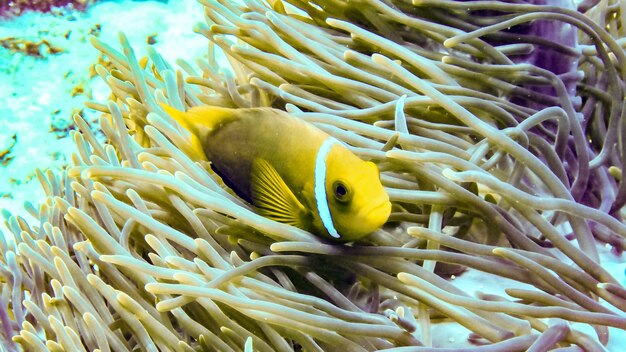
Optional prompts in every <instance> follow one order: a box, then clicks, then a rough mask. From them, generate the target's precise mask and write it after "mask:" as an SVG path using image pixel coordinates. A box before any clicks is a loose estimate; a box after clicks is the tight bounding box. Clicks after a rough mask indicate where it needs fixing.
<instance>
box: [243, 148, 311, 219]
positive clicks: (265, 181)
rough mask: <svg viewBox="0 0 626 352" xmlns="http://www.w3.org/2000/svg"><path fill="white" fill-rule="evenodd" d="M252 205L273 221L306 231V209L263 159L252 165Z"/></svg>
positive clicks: (255, 161) (258, 159) (256, 160)
mask: <svg viewBox="0 0 626 352" xmlns="http://www.w3.org/2000/svg"><path fill="white" fill-rule="evenodd" d="M250 184H251V191H252V203H253V204H254V205H255V206H256V207H257V208H258V209H259V213H260V214H261V215H263V216H265V217H266V218H269V219H272V220H274V221H278V222H282V223H285V224H289V225H292V226H295V227H299V228H301V229H306V220H305V219H306V215H307V210H306V208H305V207H304V206H303V205H302V203H300V201H298V199H297V198H296V196H295V195H294V194H293V192H292V191H291V190H290V189H289V187H287V184H285V181H283V179H282V178H281V177H280V175H279V174H278V172H277V171H276V169H275V168H274V167H273V166H272V165H271V164H270V163H269V162H268V161H267V160H265V159H261V158H257V159H255V160H254V162H253V163H252V180H251V183H250Z"/></svg>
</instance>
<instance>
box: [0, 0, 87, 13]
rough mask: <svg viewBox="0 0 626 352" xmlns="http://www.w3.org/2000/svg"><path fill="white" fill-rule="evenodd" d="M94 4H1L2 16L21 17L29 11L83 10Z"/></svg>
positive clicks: (21, 0)
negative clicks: (66, 8)
mask: <svg viewBox="0 0 626 352" xmlns="http://www.w3.org/2000/svg"><path fill="white" fill-rule="evenodd" d="M94 2H95V0H3V1H2V2H0V15H7V14H9V15H19V14H21V13H22V12H24V11H27V10H32V11H40V12H50V11H52V10H54V9H55V8H63V7H71V8H74V9H77V10H81V9H85V8H86V7H87V6H88V5H89V4H92V3H94Z"/></svg>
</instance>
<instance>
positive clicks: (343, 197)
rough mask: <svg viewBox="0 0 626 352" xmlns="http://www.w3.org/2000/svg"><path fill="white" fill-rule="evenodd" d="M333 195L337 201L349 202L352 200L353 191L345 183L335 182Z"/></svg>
mask: <svg viewBox="0 0 626 352" xmlns="http://www.w3.org/2000/svg"><path fill="white" fill-rule="evenodd" d="M333 194H334V195H335V199H337V200H338V201H340V202H344V203H345V202H347V201H349V200H350V199H352V191H351V190H350V187H349V186H348V185H347V184H346V183H345V182H343V181H335V182H333Z"/></svg>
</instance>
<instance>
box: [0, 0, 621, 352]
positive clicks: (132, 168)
mask: <svg viewBox="0 0 626 352" xmlns="http://www.w3.org/2000/svg"><path fill="white" fill-rule="evenodd" d="M200 2H201V4H202V5H203V6H204V8H205V13H206V23H202V24H199V25H197V26H196V31H197V32H198V33H200V34H201V35H204V36H205V37H206V38H207V39H208V41H209V46H208V48H209V55H208V58H202V59H199V60H198V61H197V62H196V65H195V66H194V65H192V64H190V63H187V62H183V61H178V62H177V64H178V67H179V68H174V67H173V66H171V65H170V64H169V63H167V62H165V61H164V60H163V59H162V58H161V56H160V55H159V54H158V53H157V52H156V51H154V50H152V49H150V48H149V50H148V55H147V56H146V57H144V58H141V59H138V58H137V57H136V55H135V53H134V51H133V49H132V48H131V46H130V45H129V43H128V41H127V40H126V38H125V37H124V35H123V34H122V35H120V43H121V51H118V50H117V49H115V48H114V47H112V46H109V45H108V44H106V43H103V42H100V41H98V40H97V39H95V38H92V42H93V45H94V46H95V47H96V48H97V49H98V50H100V51H101V52H102V53H103V54H104V55H105V56H106V57H107V58H108V60H110V62H111V65H107V66H106V67H105V66H102V65H100V66H97V67H96V71H97V73H98V74H99V75H100V76H101V77H102V79H103V80H105V81H106V82H107V84H108V85H109V87H111V90H112V94H111V97H110V99H109V101H107V102H92V103H89V104H88V107H90V108H92V109H95V110H98V111H101V112H102V116H101V119H100V128H101V130H102V131H103V133H104V135H105V136H106V141H105V142H101V141H99V139H97V138H96V137H95V136H94V135H93V133H92V132H91V129H90V128H89V126H87V123H86V122H85V121H84V120H83V119H82V118H81V117H80V116H75V122H76V125H77V126H78V129H79V131H78V132H76V133H74V134H73V135H72V137H73V139H74V141H75V144H76V153H75V154H74V155H73V157H72V165H71V166H70V167H69V168H68V169H67V171H66V172H63V173H53V172H45V173H43V172H42V173H39V175H38V176H39V179H40V181H41V184H42V185H43V188H44V190H45V191H46V193H47V195H48V198H47V201H46V202H45V203H43V204H41V206H39V207H38V208H37V207H35V206H33V205H30V204H29V205H27V206H26V210H27V211H28V212H29V213H30V214H32V215H33V216H35V217H36V218H38V219H39V223H38V224H36V225H33V224H29V223H27V222H26V221H25V220H24V219H23V218H22V217H20V216H13V215H11V214H8V213H7V212H5V214H4V217H5V220H6V224H7V227H8V228H9V229H10V230H11V232H12V233H13V235H14V240H12V239H9V240H2V241H0V247H1V253H2V255H1V256H0V285H1V288H2V289H1V293H0V305H1V306H2V310H0V326H1V327H2V329H1V332H0V345H2V346H6V347H5V348H6V349H7V350H52V351H57V350H58V351H60V350H65V351H69V350H72V351H85V350H96V349H98V350H100V351H110V350H113V351H130V350H137V349H139V350H146V351H153V350H176V351H189V350H208V351H240V350H247V351H251V350H253V349H254V350H258V351H274V350H277V351H292V350H304V351H321V350H342V351H372V350H389V351H433V350H436V347H432V348H431V346H432V345H433V330H434V329H435V327H436V326H439V325H442V324H447V325H446V326H462V327H464V328H465V329H467V330H468V331H469V332H471V335H470V340H471V342H472V343H474V344H476V345H479V346H475V347H474V350H476V351H480V350H483V349H484V350H489V351H525V350H529V351H548V350H551V349H554V348H564V350H572V351H577V350H580V349H583V350H586V351H602V350H603V346H602V345H603V344H606V343H607V341H608V339H609V333H608V332H609V328H618V329H626V315H625V314H624V312H625V311H626V290H625V289H624V287H623V286H621V284H620V282H619V280H618V279H616V278H615V277H614V276H612V275H611V273H609V272H608V271H607V270H606V269H605V268H604V267H603V266H602V264H601V262H600V259H599V258H600V256H599V253H598V248H600V249H601V250H605V249H604V247H602V246H600V245H601V244H608V245H610V246H611V247H612V248H613V250H614V252H619V253H621V251H622V250H623V249H624V247H625V237H626V226H625V225H624V223H623V205H624V202H625V201H626V185H625V184H624V182H623V181H622V168H623V165H624V149H623V148H624V143H623V138H624V132H625V130H624V127H623V126H624V124H623V122H624V114H626V108H625V106H624V105H625V101H626V100H625V92H624V89H625V85H624V80H625V78H626V64H625V63H626V57H625V56H626V55H625V52H624V46H625V45H626V42H625V41H624V36H625V33H624V27H623V24H624V16H625V14H626V7H625V5H624V3H623V2H618V1H615V2H612V1H599V2H597V1H596V2H585V3H582V4H581V5H580V7H579V9H576V8H573V7H572V6H565V3H561V2H558V3H552V2H549V3H548V4H546V3H541V4H530V3H526V2H499V1H488V2H485V1H430V0H413V1H412V2H409V1H405V0H390V1H384V2H383V1H378V0H361V1H350V2H345V1H332V0H311V1H300V0H287V1H280V0H275V1H269V2H265V1H262V0H247V1H244V4H235V3H233V2H231V1H227V0H201V1H200ZM555 4H556V5H563V6H555ZM218 47H219V48H220V49H221V50H222V51H223V52H224V53H225V57H226V58H227V60H228V62H229V64H230V67H229V69H223V68H222V67H221V66H220V65H219V64H218V59H217V58H216V52H218V50H217V49H218ZM160 103H166V104H168V105H170V106H173V107H175V108H177V109H180V110H182V109H185V108H188V107H191V106H196V105H215V106H226V107H250V106H273V107H276V108H281V109H285V110H287V111H288V112H289V113H291V114H293V115H294V116H297V117H299V118H302V119H304V120H306V121H309V122H311V123H313V124H315V125H317V126H319V127H320V128H322V129H324V130H325V131H327V132H328V133H329V134H331V135H333V136H334V137H335V138H337V139H340V140H342V141H344V142H345V143H347V144H348V145H350V147H351V148H352V150H353V151H354V152H355V153H357V154H358V155H360V156H361V157H362V158H364V159H369V160H373V161H375V162H376V163H377V164H378V166H379V168H380V169H381V171H382V173H381V179H382V182H383V184H384V185H385V187H386V189H387V191H388V194H389V196H390V199H391V200H392V202H393V204H394V205H393V211H392V215H391V217H390V219H389V223H388V224H387V225H385V226H384V227H383V228H382V229H380V230H378V231H376V232H374V233H373V234H372V235H370V236H369V237H366V238H365V239H362V240H359V241H357V242H355V243H351V244H335V243H329V242H325V241H323V240H322V239H320V238H318V237H315V236H313V235H311V234H309V233H308V232H305V231H302V230H299V229H297V228H294V227H290V226H288V225H285V224H280V223H276V222H273V221H271V220H268V219H265V218H263V217H261V216H259V215H257V214H256V213H255V212H254V209H252V208H251V207H250V206H249V205H248V204H247V203H245V202H243V201H242V200H240V199H239V198H237V197H236V196H235V195H234V194H233V193H232V192H231V191H229V190H228V188H227V187H225V186H224V185H223V184H222V182H221V180H220V179H219V178H218V177H217V176H216V175H215V174H213V173H212V172H211V171H210V168H207V165H203V164H201V163H199V162H197V161H196V160H192V159H190V157H189V156H188V155H189V154H190V153H189V150H190V145H189V140H190V139H189V135H188V132H187V131H185V130H184V129H183V128H181V126H179V125H178V124H177V123H176V122H175V121H174V120H173V119H172V118H171V117H170V116H168V115H167V114H166V113H165V112H164V111H163V110H162V109H161V107H160ZM1 238H4V237H1ZM599 244H600V245H599ZM467 269H469V270H471V271H474V272H480V273H481V275H483V277H485V278H492V279H494V280H499V281H502V282H503V285H504V286H505V290H504V292H495V291H490V289H489V288H481V290H483V291H484V292H468V291H467V290H466V289H464V287H463V286H461V285H459V284H458V280H449V279H448V278H449V276H450V275H451V273H454V274H458V273H459V272H462V271H463V270H467ZM461 276H462V275H461ZM477 289H478V288H477ZM588 326H591V327H592V328H593V329H592V330H590V329H587V328H586V327H588ZM590 331H593V332H591V333H590ZM435 342H436V341H435ZM447 351H450V350H449V349H448V350H447Z"/></svg>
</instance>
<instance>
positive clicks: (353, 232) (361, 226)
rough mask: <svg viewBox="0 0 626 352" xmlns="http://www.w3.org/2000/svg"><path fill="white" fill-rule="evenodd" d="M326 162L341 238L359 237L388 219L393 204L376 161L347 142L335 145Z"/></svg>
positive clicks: (334, 218) (328, 191)
mask: <svg viewBox="0 0 626 352" xmlns="http://www.w3.org/2000/svg"><path fill="white" fill-rule="evenodd" d="M326 162H327V173H326V197H327V200H328V206H329V208H330V213H331V217H332V221H333V225H334V227H335V229H336V230H337V233H338V234H339V238H338V239H337V240H339V241H342V242H349V241H354V240H357V239H359V238H362V237H364V236H366V235H368V234H370V233H372V232H373V231H375V230H377V229H379V228H380V227H381V226H382V225H383V224H384V223H385V222H387V219H388V218H389V214H390V213H391V203H390V202H389V196H388V195H387V193H386V192H385V189H384V188H383V185H382V183H381V182H380V172H379V170H378V167H377V166H376V165H375V164H374V163H372V162H371V161H364V160H362V159H360V158H359V157H358V156H356V155H355V154H354V153H352V152H351V151H350V150H348V149H347V148H346V147H344V146H343V145H335V146H334V147H333V149H332V150H331V152H330V153H329V155H328V157H327V159H326Z"/></svg>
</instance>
